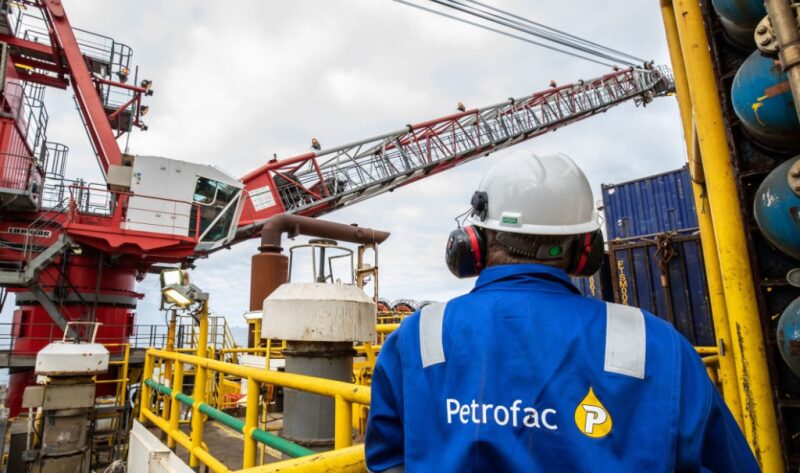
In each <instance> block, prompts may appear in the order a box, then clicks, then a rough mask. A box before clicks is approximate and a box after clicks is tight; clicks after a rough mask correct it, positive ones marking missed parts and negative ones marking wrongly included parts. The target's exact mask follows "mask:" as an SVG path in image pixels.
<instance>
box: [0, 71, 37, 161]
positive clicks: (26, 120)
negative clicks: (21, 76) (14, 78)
mask: <svg viewBox="0 0 800 473" xmlns="http://www.w3.org/2000/svg"><path fill="white" fill-rule="evenodd" d="M2 92H3V93H2V98H0V112H1V114H2V116H3V117H6V118H12V119H14V122H15V124H16V126H17V130H18V131H19V134H20V136H21V137H22V139H23V140H24V142H25V145H24V146H23V147H25V146H27V149H26V150H25V154H29V155H30V156H34V157H37V158H41V157H43V155H42V153H43V152H44V148H43V147H44V144H45V141H47V122H48V121H49V116H48V114H47V109H46V108H45V106H44V103H43V102H42V101H41V100H36V99H34V98H31V97H29V96H28V95H26V93H25V86H24V85H22V84H21V83H18V82H11V81H6V83H5V85H4V87H3V91H2ZM16 152H17V153H22V152H23V150H22V149H18V150H16Z"/></svg>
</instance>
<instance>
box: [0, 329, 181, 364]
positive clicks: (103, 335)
mask: <svg viewBox="0 0 800 473" xmlns="http://www.w3.org/2000/svg"><path fill="white" fill-rule="evenodd" d="M125 334H127V335H125ZM62 336H63V332H62V330H61V329H60V328H59V327H58V326H57V325H55V324H53V323H11V322H5V323H0V352H12V353H14V354H15V355H19V356H35V355H36V353H37V352H38V351H39V349H41V347H42V346H44V345H46V344H48V343H50V342H54V341H56V340H61V338H62ZM166 339H167V326H166V325H156V324H153V325H133V326H131V325H127V324H103V325H102V326H101V327H100V329H99V330H98V334H97V343H103V344H118V343H120V342H121V340H125V343H126V344H127V345H128V346H129V348H130V349H144V348H152V347H162V346H164V344H165V343H166ZM115 346H116V345H115Z"/></svg>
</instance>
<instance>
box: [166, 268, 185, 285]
mask: <svg viewBox="0 0 800 473" xmlns="http://www.w3.org/2000/svg"><path fill="white" fill-rule="evenodd" d="M188 283H189V275H188V273H187V272H186V271H184V270H182V269H179V268H169V269H165V270H163V271H161V289H162V290H163V289H165V288H166V287H167V286H185V285H186V284H188Z"/></svg>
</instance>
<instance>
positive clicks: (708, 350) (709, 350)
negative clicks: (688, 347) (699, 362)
mask: <svg viewBox="0 0 800 473" xmlns="http://www.w3.org/2000/svg"><path fill="white" fill-rule="evenodd" d="M694 349H695V350H696V351H697V354H698V355H719V348H717V347H694Z"/></svg>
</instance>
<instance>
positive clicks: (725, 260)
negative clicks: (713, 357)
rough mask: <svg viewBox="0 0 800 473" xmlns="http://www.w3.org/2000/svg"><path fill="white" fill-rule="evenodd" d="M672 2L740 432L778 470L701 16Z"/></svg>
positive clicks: (765, 466)
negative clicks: (737, 397) (719, 279)
mask: <svg viewBox="0 0 800 473" xmlns="http://www.w3.org/2000/svg"><path fill="white" fill-rule="evenodd" d="M673 4H674V5H675V19H676V23H677V25H678V34H679V35H680V42H681V49H682V51H683V56H684V59H685V67H686V76H687V80H688V83H689V84H690V88H689V94H690V96H691V100H692V108H693V110H694V115H695V124H696V127H697V136H698V140H699V144H700V152H701V153H702V156H703V169H704V172H705V178H706V188H707V192H708V199H709V203H710V205H711V218H712V219H713V222H714V232H715V234H716V237H717V251H718V252H719V260H720V274H721V275H722V284H723V290H724V292H725V301H726V304H727V308H728V322H729V325H730V329H731V336H732V337H734V343H732V346H731V348H732V349H733V354H734V359H735V364H736V374H737V380H738V382H739V394H740V397H741V402H742V420H743V423H744V432H745V435H746V436H747V440H748V441H749V443H750V446H751V447H752V448H753V451H754V453H755V455H756V458H757V459H758V461H759V463H760V464H761V468H762V470H763V471H770V472H772V471H784V466H783V456H782V454H781V446H780V443H779V439H778V424H777V419H776V416H775V405H774V400H773V398H772V389H771V385H770V378H769V373H768V371H767V356H766V352H765V348H764V337H763V335H762V333H761V320H760V317H759V312H758V305H757V304H756V295H755V288H754V286H753V279H752V274H753V272H752V268H751V267H750V260H749V258H748V250H747V244H746V241H745V233H744V222H743V219H742V214H741V203H740V202H739V199H738V194H737V191H736V181H735V179H734V171H733V166H732V164H731V156H730V153H729V150H728V141H727V136H726V133H725V129H724V127H723V115H722V106H721V105H720V100H719V91H718V90H717V82H716V75H715V72H714V66H713V63H712V59H711V53H710V50H709V44H708V38H707V37H706V30H705V25H704V24H703V16H702V12H701V11H700V5H699V3H698V1H697V0H675V2H674V3H673Z"/></svg>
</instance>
